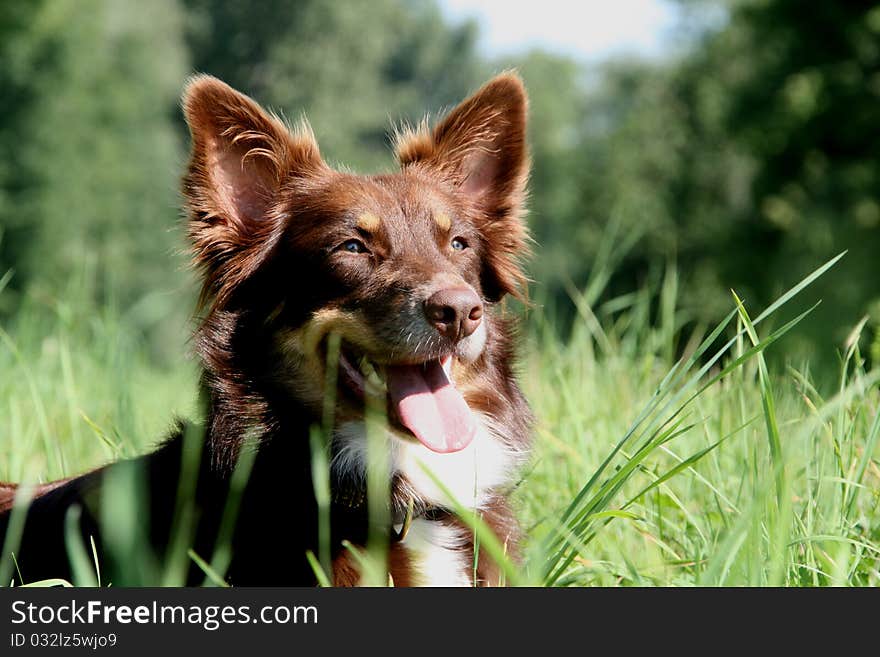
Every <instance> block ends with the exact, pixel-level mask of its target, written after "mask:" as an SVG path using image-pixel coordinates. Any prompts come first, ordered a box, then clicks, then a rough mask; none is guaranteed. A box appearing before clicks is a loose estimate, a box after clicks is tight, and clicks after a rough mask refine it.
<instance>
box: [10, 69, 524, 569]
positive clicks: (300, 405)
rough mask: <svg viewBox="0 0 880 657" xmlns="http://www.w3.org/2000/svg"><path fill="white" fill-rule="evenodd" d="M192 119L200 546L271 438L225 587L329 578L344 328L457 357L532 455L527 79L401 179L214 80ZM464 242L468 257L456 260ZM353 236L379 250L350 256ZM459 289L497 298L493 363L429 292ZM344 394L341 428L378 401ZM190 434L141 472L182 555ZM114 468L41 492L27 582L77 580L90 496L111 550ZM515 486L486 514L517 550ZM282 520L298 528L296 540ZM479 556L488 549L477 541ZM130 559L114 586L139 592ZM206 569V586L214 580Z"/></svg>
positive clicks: (520, 449) (458, 372)
mask: <svg viewBox="0 0 880 657" xmlns="http://www.w3.org/2000/svg"><path fill="white" fill-rule="evenodd" d="M183 110H184V113H185V115H186V119H187V123H188V124H189V127H190V131H191V135H192V153H191V158H190V162H189V166H188V168H187V171H186V174H185V176H184V179H183V192H184V196H185V199H186V205H187V209H188V212H189V224H188V233H189V237H190V240H191V243H192V254H193V261H194V264H195V265H196V267H197V268H198V269H199V270H200V272H201V274H202V277H203V284H202V293H201V297H200V309H201V311H202V319H201V321H200V323H199V325H198V327H197V329H196V333H195V346H196V350H197V352H198V354H199V356H200V358H201V360H202V364H203V367H204V373H203V377H202V385H203V390H204V399H205V403H206V406H207V427H206V429H205V440H206V449H205V450H203V458H202V462H201V464H200V466H199V477H198V485H197V488H196V501H195V504H196V509H197V515H198V518H199V524H198V529H197V532H196V537H195V542H194V548H195V550H196V552H198V553H199V554H201V555H203V556H204V555H208V554H210V553H211V550H212V547H213V545H214V541H215V540H216V536H217V532H218V531H219V528H220V523H221V520H222V510H223V506H224V500H225V498H226V495H227V494H228V490H229V478H230V474H231V472H232V470H233V467H234V466H235V464H236V462H237V459H238V456H239V454H240V452H241V448H242V446H243V445H244V443H245V441H246V440H253V441H255V443H256V444H257V445H258V451H257V455H256V460H255V463H254V467H253V471H252V474H251V478H250V480H249V483H248V486H247V488H246V490H245V493H244V496H243V498H242V502H241V511H240V513H239V520H238V523H237V524H236V527H235V531H234V532H233V539H232V547H233V554H234V556H233V560H232V563H231V565H230V568H229V571H228V573H227V579H228V580H229V581H230V582H231V583H233V584H251V585H259V584H263V585H266V584H306V583H313V582H314V578H313V576H312V574H311V572H310V570H309V567H308V565H307V562H306V560H305V556H304V555H305V553H306V551H307V550H312V551H315V552H317V544H316V543H317V522H318V521H317V507H316V503H315V499H314V490H313V485H312V481H311V469H310V468H311V455H310V443H309V434H310V431H311V427H312V426H313V425H315V424H316V423H320V421H321V419H322V411H323V408H322V400H323V397H324V392H325V391H324V377H325V371H324V365H325V363H324V360H323V358H322V355H321V354H320V353H315V352H316V345H321V344H323V342H322V340H323V338H325V337H326V336H327V334H328V333H329V332H330V331H338V332H339V333H340V334H342V337H343V344H344V346H345V347H346V348H356V349H357V350H358V351H359V352H362V353H363V354H365V355H366V356H367V357H369V358H370V359H371V360H373V361H375V362H377V363H389V364H411V363H416V364H418V363H423V362H425V361H426V360H436V359H439V358H442V357H446V355H448V354H455V355H456V361H455V366H454V370H453V378H454V379H455V381H456V387H457V388H458V389H459V390H460V392H461V393H462V395H463V396H464V398H465V400H466V401H467V403H468V405H469V406H470V408H471V409H472V410H474V411H480V412H482V413H483V414H485V415H486V416H487V417H490V418H491V419H492V422H493V426H494V427H496V429H497V430H498V432H499V434H498V435H497V437H496V438H497V440H500V441H502V442H504V443H505V444H506V446H507V448H508V449H509V450H510V451H512V452H517V453H518V454H520V455H522V454H524V453H525V452H526V450H527V448H528V444H529V439H530V423H531V415H530V412H529V409H528V406H527V404H526V402H525V400H524V398H523V396H522V394H521V392H520V390H519V387H518V385H517V383H516V379H515V376H514V371H513V367H514V342H515V327H514V325H513V321H512V320H511V319H510V318H509V317H506V316H504V313H503V312H501V311H500V308H499V305H498V304H497V302H498V301H500V300H501V299H502V298H503V297H504V296H505V295H506V294H515V295H518V296H521V297H522V296H524V294H525V282H526V279H525V275H524V273H523V271H522V268H521V261H522V258H523V257H524V256H525V255H526V253H527V242H528V234H527V231H526V228H525V225H524V223H523V221H522V215H523V212H524V201H525V185H526V180H527V176H528V168H529V160H528V154H527V149H526V139H525V121H526V111H527V100H526V95H525V90H524V88H523V85H522V82H521V81H520V79H519V78H518V77H517V76H516V75H515V74H513V73H505V74H502V75H500V76H498V77H496V78H494V79H493V80H492V81H490V82H489V83H488V84H486V85H485V86H484V87H482V88H481V89H480V90H479V91H477V92H476V93H475V94H474V95H473V96H471V97H470V98H468V99H467V100H465V101H464V102H463V103H461V104H460V105H459V106H458V107H456V108H455V109H453V110H452V111H451V112H450V113H449V114H448V115H447V116H446V117H445V118H444V119H442V120H441V121H440V122H439V123H438V124H437V125H436V126H435V127H434V128H433V129H429V128H428V127H427V125H423V126H421V127H420V128H418V129H410V130H404V131H401V132H400V133H399V134H398V135H397V139H396V152H397V155H398V158H399V161H400V164H401V171H400V172H399V173H395V174H387V175H378V176H356V175H353V174H350V173H345V172H339V171H335V170H333V169H331V168H330V167H329V166H327V165H326V164H325V163H324V161H323V160H322V158H321V155H320V152H319V149H318V146H317V143H316V141H315V138H314V135H313V134H312V132H311V130H310V129H309V128H308V126H307V125H306V124H305V123H303V124H302V125H300V126H299V127H298V128H297V129H296V130H293V131H291V130H290V129H288V127H287V126H285V125H284V123H283V122H282V121H280V120H279V119H278V118H277V117H276V116H274V115H272V114H269V113H267V112H265V111H264V110H263V109H262V108H260V106H259V105H258V104H257V103H255V102H254V101H253V100H251V99H250V98H248V97H246V96H244V95H243V94H240V93H238V92H236V91H234V90H233V89H231V88H230V87H228V86H227V85H225V84H224V83H222V82H220V81H219V80H216V79H214V78H210V77H207V76H197V77H195V78H193V79H192V80H191V81H190V83H189V85H188V86H187V89H186V91H185V93H184V99H183ZM364 217H370V220H368V221H365V220H364ZM440 217H442V219H438V218H440ZM373 218H375V221H374V220H373ZM453 238H455V239H457V240H458V241H459V242H461V243H462V244H464V245H465V246H464V248H462V249H454V248H453V247H452V246H451V240H452V239H453ZM352 241H356V242H357V244H358V245H359V246H358V247H357V249H360V248H361V247H363V249H364V250H363V251H349V250H348V249H347V248H343V247H345V245H346V244H349V243H350V242H352ZM449 287H456V288H467V289H470V290H473V291H474V293H475V294H476V295H477V296H478V298H479V299H480V300H481V303H482V304H483V307H484V309H485V312H484V315H483V317H482V320H481V321H482V324H483V327H484V329H485V330H486V332H487V335H488V338H487V341H486V343H485V347H484V348H482V349H481V351H480V352H479V353H478V354H472V353H470V352H469V351H467V349H470V348H471V347H467V346H466V344H465V343H466V341H458V339H456V340H453V339H452V338H450V337H448V336H447V335H446V334H444V333H442V332H441V333H438V332H437V331H436V330H434V329H433V328H431V326H430V325H429V323H427V322H426V320H425V317H424V308H423V306H424V303H425V302H426V299H428V297H429V296H430V295H431V294H432V293H434V292H435V291H437V290H439V289H444V288H449ZM414 332H415V333H418V335H417V336H415V337H414V336H413V333H414ZM308 336H312V337H308ZM344 392H345V391H341V392H340V394H339V396H338V398H337V407H336V409H335V416H336V419H337V423H338V422H341V421H343V420H351V419H357V418H362V417H363V403H362V402H358V401H357V400H356V399H352V398H350V397H347V396H346V394H344ZM398 428H399V427H398ZM413 440H414V439H413ZM183 442H184V441H183V429H182V428H181V429H178V430H176V431H175V432H174V433H173V434H172V436H171V438H170V439H169V440H168V441H167V442H166V444H165V445H164V446H163V447H161V448H160V449H159V450H157V451H156V452H154V453H152V454H150V455H147V456H145V457H142V458H141V459H139V460H137V461H135V462H134V463H135V464H136V465H137V466H138V467H142V468H144V471H145V475H146V477H147V481H148V482H149V487H150V488H149V490H150V495H151V502H152V504H151V507H150V509H151V513H150V518H149V520H148V522H149V527H150V530H149V531H150V536H151V539H152V541H153V544H154V547H155V549H156V550H157V554H164V551H165V550H167V549H169V544H168V541H169V532H170V525H171V523H172V521H173V515H172V513H171V510H173V508H174V499H175V495H176V490H177V488H176V486H177V477H178V476H180V473H181V472H182V471H183V470H182V458H181V453H182V452H181V450H182V449H183V447H182V445H183ZM337 447H338V446H337V445H336V443H334V444H333V446H332V449H334V450H335V449H337ZM109 467H111V468H113V467H116V466H109ZM104 472H105V470H103V469H102V470H98V471H96V472H94V473H91V474H89V475H86V476H83V477H80V478H75V479H72V480H69V481H65V482H56V483H55V484H52V485H51V486H49V487H43V488H41V489H39V490H38V492H37V497H36V499H35V501H34V503H33V505H32V507H31V511H30V514H29V516H28V521H27V525H26V531H25V540H24V543H23V547H22V557H23V561H21V560H20V563H23V567H22V570H23V573H25V575H26V577H29V578H38V577H40V576H41V575H45V576H50V577H58V576H63V573H59V572H57V569H62V570H63V568H62V566H61V565H60V564H61V562H62V559H63V557H64V556H65V555H64V551H63V546H62V547H60V548H59V547H58V546H57V545H56V544H55V543H51V541H55V540H57V537H58V536H59V527H61V526H63V520H64V514H65V512H66V509H67V508H68V507H69V506H70V505H72V504H80V505H82V506H83V507H84V511H85V515H84V517H83V524H82V527H83V534H84V536H88V537H92V536H95V535H97V536H98V542H99V544H100V527H99V523H98V522H97V518H98V517H99V515H100V514H99V513H98V510H97V509H96V508H95V502H94V496H92V497H89V498H88V499H86V497H87V495H86V493H87V491H88V490H93V489H96V488H100V486H101V482H102V480H103V477H104ZM394 477H395V479H394V481H393V482H392V491H393V493H392V499H391V500H390V503H391V507H392V510H393V511H395V512H396V513H398V514H399V513H400V511H401V510H402V509H404V508H406V505H407V503H408V502H409V500H410V498H411V497H412V498H414V499H413V502H414V505H415V509H416V512H417V513H425V514H432V515H431V517H433V518H435V520H434V521H436V522H443V523H451V524H455V523H456V522H457V521H456V520H454V519H453V518H452V516H451V515H450V514H449V513H448V511H445V510H443V509H438V508H436V505H435V504H434V503H432V502H431V500H430V499H427V498H423V497H421V496H420V493H419V492H418V491H415V490H414V488H413V486H411V485H410V483H409V482H408V481H407V480H406V477H405V475H403V474H401V473H395V475H394ZM350 484H351V482H346V481H341V480H336V479H334V480H333V481H332V487H333V491H334V504H333V507H332V509H331V519H332V542H333V552H334V568H333V573H332V577H333V580H334V581H335V582H336V583H337V584H340V585H344V584H349V585H352V584H355V583H356V582H357V581H358V575H357V571H356V568H355V567H354V564H353V563H352V560H351V558H350V556H349V555H348V553H347V552H346V551H345V550H344V549H343V548H342V541H343V540H348V541H350V542H351V543H353V544H355V545H362V544H363V543H364V541H365V539H366V536H367V533H368V524H367V523H368V518H367V517H366V512H365V509H364V507H363V506H362V505H361V504H360V503H352V501H351V500H352V499H355V500H357V499H359V498H360V497H362V494H363V491H360V492H357V491H355V494H354V495H350V494H349V493H350V491H349V490H348V488H350ZM343 492H344V493H345V494H344V495H343V494H342V493H343ZM504 493H505V491H504V490H503V489H502V488H499V489H497V490H494V489H493V490H492V491H491V498H490V499H489V501H488V503H487V504H486V505H485V506H484V507H483V508H482V509H481V512H482V514H483V517H484V519H485V520H486V522H487V523H488V524H489V526H490V527H492V529H493V530H494V531H495V532H496V533H497V535H498V537H499V540H501V541H502V543H503V544H505V545H507V546H508V548H509V551H510V553H511V554H516V552H517V550H516V543H517V541H518V536H519V534H518V530H517V528H516V523H515V521H514V519H513V515H512V513H511V512H510V510H509V508H508V505H507V502H506V500H505V497H504ZM14 494H15V489H14V487H10V486H6V485H3V486H0V534H2V533H3V532H4V530H5V525H6V519H5V516H4V515H3V511H4V510H6V509H8V507H9V505H10V503H11V500H12V499H13V496H14ZM279 523H282V524H284V526H285V527H286V528H287V533H284V534H283V535H279V533H278V530H277V529H276V527H277V526H278V524H279ZM0 543H2V540H0ZM463 550H464V551H465V552H467V551H470V553H471V555H472V552H473V546H472V545H465V546H464V547H463ZM28 555H30V558H28ZM3 558H6V555H3ZM464 561H465V562H466V561H467V559H465V560H464ZM470 561H472V558H471V559H470ZM50 566H55V567H57V568H56V570H53V569H52V568H51V567H50ZM119 566H120V569H119V570H118V571H117V579H116V580H114V581H116V582H118V583H124V582H125V570H124V566H123V565H122V564H119ZM389 569H390V572H391V576H392V578H393V581H394V583H395V585H397V586H405V585H409V584H411V583H413V577H412V567H411V564H410V563H409V556H408V554H407V551H406V549H405V546H402V545H401V544H397V543H394V542H393V541H392V543H391V545H390V551H389ZM190 577H191V578H192V581H199V578H200V573H198V572H197V571H195V572H191V573H190ZM477 578H478V580H479V581H478V583H480V584H484V585H494V584H497V583H498V582H499V581H500V574H499V571H498V568H497V566H496V565H495V564H492V563H491V561H490V560H489V558H488V557H486V556H484V555H480V559H479V568H478V573H477Z"/></svg>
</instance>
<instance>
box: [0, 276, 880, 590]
mask: <svg viewBox="0 0 880 657" xmlns="http://www.w3.org/2000/svg"><path fill="white" fill-rule="evenodd" d="M823 271H824V267H823V268H820V269H819V270H817V272H815V275H817V276H818V275H820V274H821V273H822V272H823ZM811 280H812V277H808V278H807V279H805V280H804V282H803V283H802V284H801V285H800V286H798V287H797V288H795V289H794V290H792V291H791V292H790V293H789V294H786V295H784V296H783V297H782V298H781V299H780V301H779V303H778V304H774V306H773V307H771V308H769V309H754V308H745V307H744V306H743V305H741V304H740V303H739V301H738V299H737V298H736V297H735V296H734V295H732V296H731V299H730V308H731V313H730V315H729V316H728V318H727V321H726V322H724V323H723V324H722V325H720V326H718V327H710V328H709V329H707V330H705V331H696V332H693V333H691V334H682V332H681V331H680V330H679V329H680V328H681V327H680V325H679V320H678V319H677V313H676V305H677V304H676V301H677V297H676V290H677V279H676V276H675V273H674V271H670V272H669V273H668V274H667V275H666V277H665V279H664V280H663V283H662V285H661V286H660V289H659V290H657V291H653V290H641V291H636V292H634V293H633V294H632V295H628V296H626V297H621V298H618V299H615V300H613V301H611V302H608V303H606V304H604V305H596V301H597V299H598V298H599V296H600V292H601V291H602V284H601V278H599V279H594V280H593V281H592V282H591V284H590V285H588V286H587V288H586V289H585V290H584V291H582V292H580V293H578V294H575V295H574V303H575V304H576V306H577V309H578V316H579V319H578V321H577V322H576V324H575V326H574V329H573V330H572V332H571V334H570V335H569V336H568V337H566V338H564V339H563V338H560V337H559V336H558V333H559V332H558V331H556V330H555V329H554V327H552V326H548V325H546V324H545V323H544V322H543V320H542V314H541V312H540V306H538V307H537V308H535V309H533V310H532V311H530V312H529V313H528V317H527V319H526V322H525V324H526V330H525V331H524V334H525V344H524V351H523V357H522V362H521V367H520V369H521V379H522V383H523V386H524V388H525V390H526V393H527V395H528V397H529V399H530V401H531V403H532V405H533V407H534V409H535V411H536V414H537V416H538V425H537V431H536V436H535V450H534V458H533V459H532V461H531V462H530V463H529V465H528V466H527V467H526V468H525V470H524V471H523V473H522V474H523V476H522V480H521V481H520V483H519V485H518V486H517V488H516V490H515V492H514V498H515V501H516V503H517V508H518V509H519V513H520V516H521V518H522V522H523V525H524V527H525V528H526V529H527V536H528V544H527V558H526V562H525V564H524V566H523V567H516V566H513V565H512V564H508V574H509V579H510V580H512V582H513V583H523V584H538V585H554V586H571V585H667V586H669V585H671V586H691V585H757V586H764V585H784V586H823V585H853V586H877V585H880V461H878V455H880V454H878V453H880V450H878V447H877V443H878V435H880V389H878V379H880V371H877V370H873V371H866V370H865V368H864V362H863V359H862V357H861V354H860V352H859V349H858V346H857V345H858V340H857V337H858V334H859V331H860V327H858V326H856V327H854V331H853V335H852V336H851V339H850V340H849V341H848V342H847V344H845V345H840V346H839V349H840V351H841V365H840V372H839V377H838V383H837V385H836V387H835V390H834V391H833V394H830V395H828V396H826V397H823V396H822V395H820V394H819V392H818V391H817V390H816V388H814V386H813V385H812V383H811V381H810V376H809V369H808V364H804V365H803V366H801V367H799V368H792V367H781V366H773V367H768V365H767V362H766V360H765V358H764V352H765V350H782V351H783V352H784V349H785V333H786V331H787V330H788V328H790V325H789V324H782V323H781V322H779V321H776V312H775V311H776V307H777V306H781V305H783V304H784V303H785V302H787V301H788V300H789V299H790V298H792V297H794V296H799V297H804V298H807V299H810V298H811V297H810V288H809V285H808V284H809V282H810V281H811ZM68 298H69V297H68ZM803 321H809V316H807V317H806V318H805V319H803ZM829 348H833V347H832V346H829ZM180 349H181V358H180V361H179V364H178V365H176V366H174V367H170V368H168V367H165V368H160V367H158V366H156V365H155V364H153V359H152V358H151V357H150V356H149V353H150V352H149V351H148V349H147V347H146V345H145V342H144V340H143V338H141V337H139V336H138V334H137V333H136V332H134V331H132V330H131V328H130V326H129V325H128V324H127V322H126V320H125V318H124V317H120V315H119V314H118V313H115V312H112V311H109V310H105V311H101V312H94V311H93V310H89V309H88V308H85V307H82V306H78V305H77V304H74V303H70V302H64V301H61V300H59V299H51V298H44V299H39V300H38V299H34V298H32V299H30V300H28V301H27V302H26V304H25V305H24V307H23V309H22V311H21V312H19V313H18V314H17V315H16V316H15V317H14V318H12V320H11V321H10V322H7V323H6V324H4V325H3V327H2V331H0V372H2V374H3V376H2V377H0V480H22V479H31V480H46V479H52V478H57V477H59V476H61V475H64V474H71V473H75V472H78V471H81V470H83V469H86V468H89V467H91V466H94V465H96V464H99V463H102V462H106V461H108V460H110V459H115V458H118V457H120V456H127V455H133V454H136V453H139V452H142V451H145V450H146V449H148V448H149V446H150V445H151V444H154V443H155V442H156V441H157V440H159V439H160V438H161V436H162V435H163V432H164V431H165V430H166V428H167V427H168V426H169V425H170V423H171V420H172V417H173V415H175V414H177V415H180V416H184V417H195V414H196V410H195V409H196V403H195V398H196V380H197V367H196V363H194V362H193V361H192V360H191V359H189V358H185V357H184V356H185V353H186V352H185V346H184V339H183V338H181V345H180ZM773 362H777V361H776V360H774V361H773ZM475 531H477V532H478V533H480V528H479V525H478V524H477V526H476V529H475ZM483 538H484V540H489V539H488V538H487V537H483ZM488 547H490V548H491V547H493V546H491V545H489V546H488ZM494 547H496V548H497V547H498V546H494ZM5 581H6V582H8V581H9V579H6V580H5Z"/></svg>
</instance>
